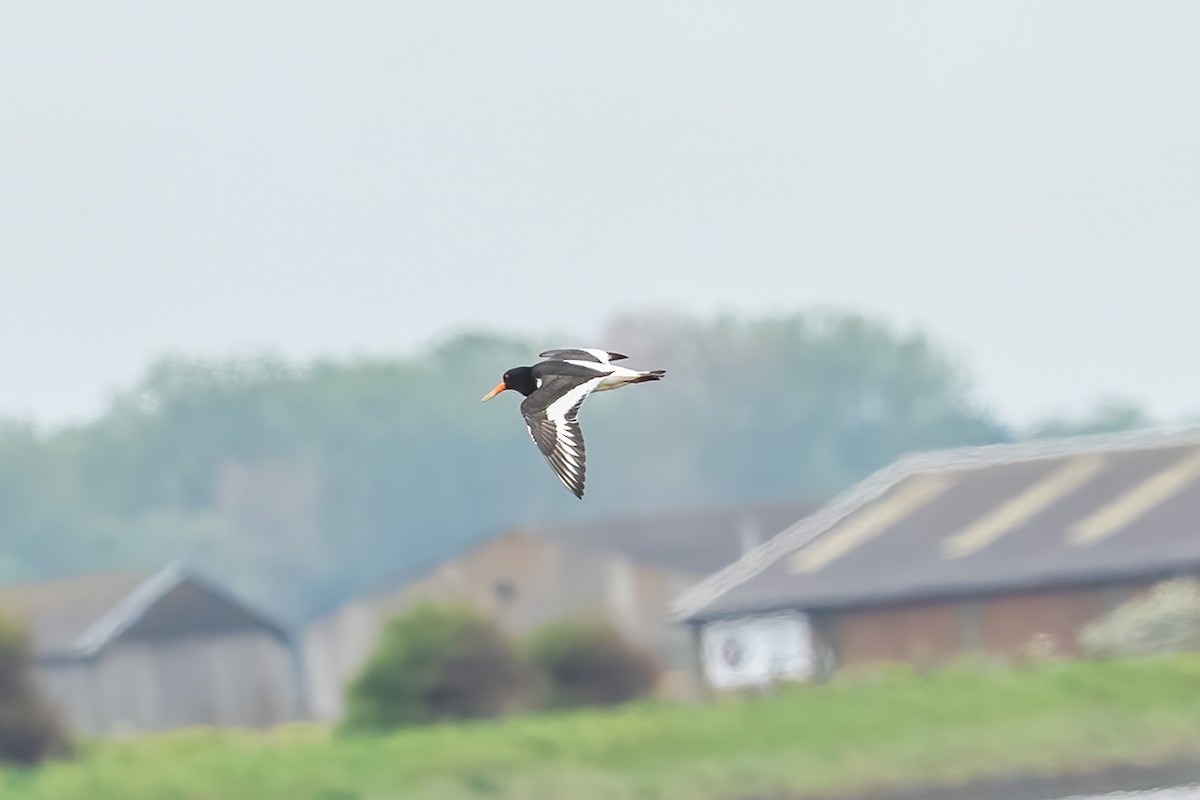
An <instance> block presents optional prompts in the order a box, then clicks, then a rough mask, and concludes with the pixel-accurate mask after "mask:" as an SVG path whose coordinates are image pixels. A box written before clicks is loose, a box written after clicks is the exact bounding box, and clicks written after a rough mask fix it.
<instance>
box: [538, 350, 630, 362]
mask: <svg viewBox="0 0 1200 800" xmlns="http://www.w3.org/2000/svg"><path fill="white" fill-rule="evenodd" d="M539 357H541V358H556V359H558V360H560V361H566V360H567V359H571V360H572V361H595V362H596V363H598V364H607V363H608V362H610V361H620V360H621V359H622V358H629V356H627V355H624V354H622V353H613V352H611V351H609V350H599V349H597V348H594V347H565V348H562V349H559V350H547V351H546V352H544V353H540V354H539Z"/></svg>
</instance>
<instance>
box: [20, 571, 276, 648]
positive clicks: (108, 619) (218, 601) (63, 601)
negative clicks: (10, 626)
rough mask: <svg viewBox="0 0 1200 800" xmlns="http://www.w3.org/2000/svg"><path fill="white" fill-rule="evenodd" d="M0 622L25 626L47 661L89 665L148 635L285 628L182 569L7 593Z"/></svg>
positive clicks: (98, 576) (84, 578)
mask: <svg viewBox="0 0 1200 800" xmlns="http://www.w3.org/2000/svg"><path fill="white" fill-rule="evenodd" d="M0 614H4V615H5V616H8V617H11V618H13V619H15V620H16V621H18V622H19V623H21V624H23V625H25V626H26V627H27V629H28V630H29V632H30V636H31V637H32V639H33V645H34V650H35V652H36V654H37V655H38V656H39V657H42V658H59V657H62V658H86V657H88V656H92V655H95V654H96V653H98V652H99V651H100V650H102V649H103V648H104V647H105V646H106V645H108V644H109V643H110V642H112V641H114V640H116V639H117V638H119V637H120V636H121V635H123V634H125V633H127V632H130V631H131V630H134V629H136V630H137V631H138V632H139V633H142V634H145V635H150V636H153V635H159V636H161V635H169V634H171V633H176V632H178V633H198V632H212V631H215V630H220V629H226V630H228V629H232V628H237V627H242V628H245V627H261V628H265V629H267V630H269V631H270V632H272V633H273V634H276V635H278V636H280V637H283V638H286V636H287V633H286V631H284V629H283V628H281V627H280V626H278V625H276V624H275V623H273V622H272V621H270V620H267V619H266V618H264V617H262V616H260V615H259V614H258V613H257V612H255V611H252V610H251V609H249V608H247V607H246V606H245V605H244V604H242V603H240V602H239V601H237V600H235V599H234V598H232V597H230V596H229V595H227V594H225V593H224V592H223V591H222V590H220V589H218V588H217V587H215V586H213V585H212V584H209V583H207V582H205V581H203V580H202V579H200V578H199V577H197V576H196V575H193V574H190V573H189V572H187V571H186V570H185V569H184V568H182V567H181V566H180V565H178V564H172V565H169V566H167V567H165V568H163V569H161V570H159V571H158V572H156V573H154V574H152V575H149V576H147V575H144V574H139V573H133V572H99V573H92V574H87V575H77V576H73V577H68V578H60V579H58V580H51V581H43V582H39V583H20V584H9V585H7V586H0Z"/></svg>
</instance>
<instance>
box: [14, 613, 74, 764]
mask: <svg viewBox="0 0 1200 800" xmlns="http://www.w3.org/2000/svg"><path fill="white" fill-rule="evenodd" d="M68 749H69V748H68V743H67V736H66V733H65V731H64V730H63V728H62V726H61V724H60V722H59V720H58V717H57V716H56V715H55V713H54V712H53V710H52V709H51V707H50V705H49V703H48V702H47V700H46V698H45V697H44V696H43V695H42V693H41V691H39V690H38V688H37V686H36V685H35V684H34V678H33V655H32V652H31V649H30V646H29V640H28V638H27V637H26V635H25V633H24V631H22V630H21V629H20V628H19V627H18V626H17V625H15V624H13V623H11V622H8V621H6V620H3V619H0V760H3V761H10V762H17V763H21V764H36V763H38V762H39V761H42V760H43V759H45V758H47V757H49V756H53V755H62V754H65V753H66V752H67V750H68Z"/></svg>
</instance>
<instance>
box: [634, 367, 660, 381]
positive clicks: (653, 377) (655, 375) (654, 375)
mask: <svg viewBox="0 0 1200 800" xmlns="http://www.w3.org/2000/svg"><path fill="white" fill-rule="evenodd" d="M666 374H667V371H666V370H665V369H652V370H650V371H649V372H643V373H642V374H641V375H639V376H637V377H636V378H634V379H633V380H631V381H630V383H645V382H646V381H661V380H662V379H663V376H664V375H666Z"/></svg>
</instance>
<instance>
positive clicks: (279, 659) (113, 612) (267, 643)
mask: <svg viewBox="0 0 1200 800" xmlns="http://www.w3.org/2000/svg"><path fill="white" fill-rule="evenodd" d="M0 614H3V615H4V616H6V617H8V618H10V619H13V620H14V621H16V622H17V623H18V624H21V625H23V626H24V627H25V628H26V630H27V631H28V633H29V635H30V638H31V641H32V644H33V648H34V657H35V669H36V673H37V678H38V681H39V683H40V684H41V685H42V687H43V688H44V689H45V690H46V691H47V693H48V695H49V696H50V698H51V700H52V701H53V702H54V703H55V704H56V705H57V706H58V708H59V710H60V712H61V713H62V715H63V717H64V719H65V721H66V722H67V723H68V725H69V726H70V727H71V728H72V729H73V730H75V731H76V732H80V733H85V734H92V735H100V736H105V735H113V734H117V733H121V732H125V731H136V730H154V729H165V728H175V727H182V726H190V725H224V726H249V727H266V726H270V725H273V724H275V723H279V722H285V721H289V720H295V719H297V718H299V717H300V716H302V711H303V708H302V705H301V701H302V693H301V691H300V686H301V674H302V665H301V663H300V661H299V660H298V658H297V657H296V656H297V654H298V651H297V650H296V648H293V647H292V646H291V644H290V638H289V636H288V633H287V632H286V631H285V630H284V629H283V628H281V627H280V626H278V625H276V624H275V623H273V622H271V621H270V620H267V619H266V618H264V617H263V616H261V615H260V614H258V613H256V612H255V611H253V610H251V609H249V608H247V607H246V606H245V605H243V604H242V603H240V602H239V601H238V600H236V599H234V598H233V597H231V596H229V595H227V594H226V593H225V592H224V591H222V590H221V589H219V588H218V587H216V586H215V585H214V584H212V583H210V582H208V581H205V580H202V579H201V578H199V577H197V576H195V575H192V574H189V573H188V572H187V571H186V570H185V569H183V568H181V567H180V566H178V565H172V566H168V567H167V568H165V569H163V570H161V571H159V572H157V573H155V574H152V575H149V576H147V575H139V574H133V573H125V572H116V573H95V574H89V575H80V576H75V577H70V578H64V579H61V580H54V581H47V582H44V583H28V584H14V585H7V586H0Z"/></svg>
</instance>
